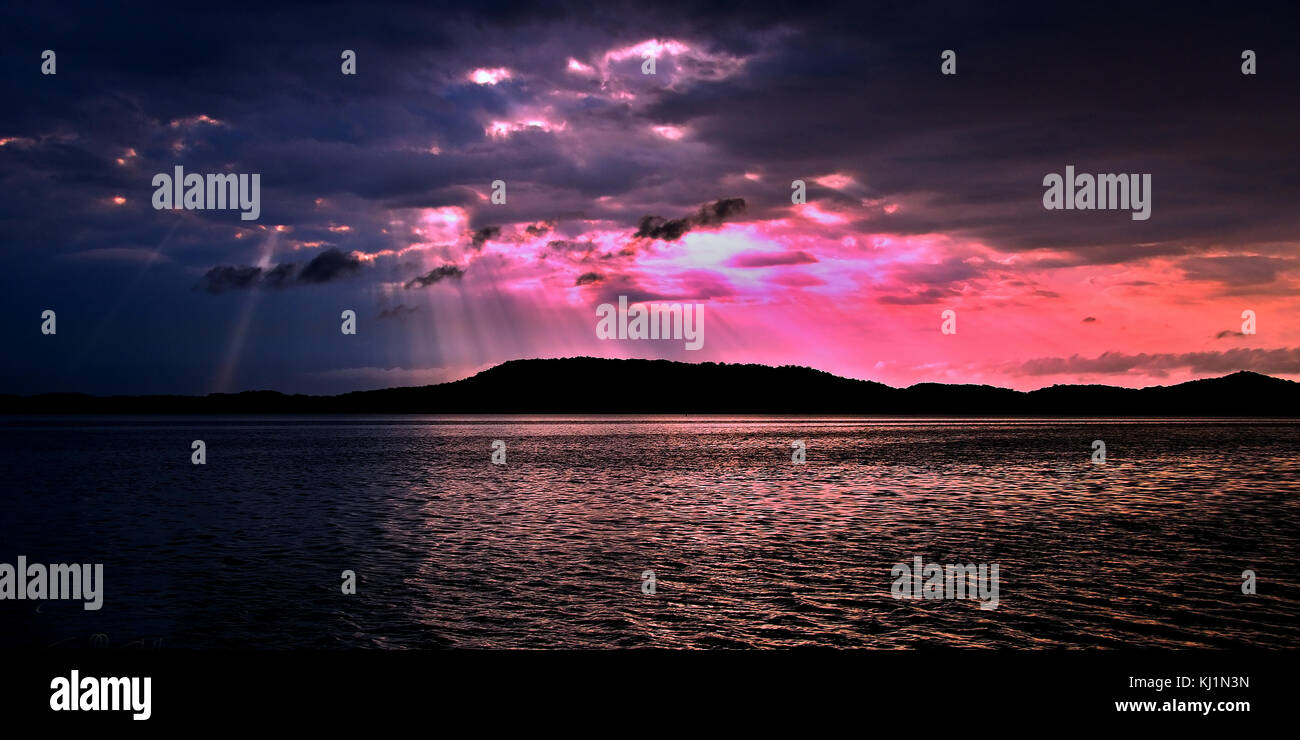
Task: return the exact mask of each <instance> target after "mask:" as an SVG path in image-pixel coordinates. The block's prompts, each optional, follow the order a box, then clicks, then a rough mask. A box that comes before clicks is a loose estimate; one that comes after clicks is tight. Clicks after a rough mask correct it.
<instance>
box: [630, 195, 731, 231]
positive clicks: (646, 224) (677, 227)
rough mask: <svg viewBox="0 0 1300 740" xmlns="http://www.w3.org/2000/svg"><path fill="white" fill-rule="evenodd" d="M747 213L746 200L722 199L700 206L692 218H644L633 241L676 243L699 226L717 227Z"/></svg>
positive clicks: (638, 225)
mask: <svg viewBox="0 0 1300 740" xmlns="http://www.w3.org/2000/svg"><path fill="white" fill-rule="evenodd" d="M744 212H745V199H744V198H722V199H720V200H716V201H714V202H712V203H706V204H705V205H702V206H700V210H699V211H697V212H696V213H694V214H693V215H690V216H683V217H681V218H674V219H671V220H665V219H663V218H661V217H659V216H642V217H641V220H640V222H639V223H638V224H637V229H636V231H635V232H634V233H633V234H632V238H633V239H660V240H663V241H666V242H675V241H677V240H678V239H681V238H682V237H683V236H685V235H686V232H688V231H690V230H691V229H693V228H695V227H697V226H717V225H719V224H721V223H722V222H723V221H725V220H727V219H729V218H732V217H734V216H737V215H739V214H741V213H744Z"/></svg>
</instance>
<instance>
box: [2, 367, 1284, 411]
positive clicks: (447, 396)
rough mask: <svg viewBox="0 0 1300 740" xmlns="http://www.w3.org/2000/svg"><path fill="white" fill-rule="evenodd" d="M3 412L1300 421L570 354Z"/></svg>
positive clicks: (1101, 390) (1162, 400) (1253, 385)
mask: <svg viewBox="0 0 1300 740" xmlns="http://www.w3.org/2000/svg"><path fill="white" fill-rule="evenodd" d="M0 413H8V414H47V413H56V414H57V413H75V414H95V413H114V414H168V413H175V414H205V413H225V414H297V413H313V414H331V413H334V414H337V413H342V414H349V413H384V414H390V413H398V414H452V413H457V414H459V413H568V414H573V413H691V414H917V415H973V416H1001V415H1007V416H1021V415H1058V414H1059V415H1069V416H1300V383H1295V382H1292V381H1289V380H1282V379H1279V378H1272V377H1269V376H1267V375H1260V374H1258V373H1251V372H1238V373H1233V374H1232V375H1227V376H1224V377H1222V378H1212V379H1207V380H1196V381H1191V382H1188V383H1181V384H1179V385H1174V386H1154V387H1151V388H1143V389H1141V390H1134V389H1128V388H1115V387H1111V386H1104V385H1057V386H1052V387H1050V388H1043V389H1040V390H1036V391H1031V392H1028V393H1025V392H1020V391H1013V390H1007V389H1005V388H994V387H992V386H985V385H943V384H938V383H921V384H918V385H914V386H911V387H909V388H892V387H890V386H887V385H883V384H881V383H876V382H872V381H866V380H852V379H849V378H841V377H838V376H835V375H831V374H830V373H826V372H822V371H820V370H812V369H810V368H805V367H795V366H789V365H786V366H782V367H768V366H766V365H728V364H718V363H711V362H705V363H699V364H692V363H684V362H670V361H668V360H604V359H597V358H591V357H577V358H567V359H556V360H514V361H511V362H506V363H503V364H501V365H497V366H496V367H493V368H491V369H489V370H485V371H483V372H481V373H479V374H477V375H475V376H473V377H470V378H465V379H464V380H458V381H455V382H452V383H443V384H441V385H430V386H422V387H415V388H388V389H385V390H377V391H357V392H353V393H344V394H342V395H338V396H304V395H285V394H282V393H277V392H275V391H248V392H244V393H236V394H220V393H218V394H211V395H207V396H106V397H97V396H88V395H85V394H78V393H51V394H43V395H37V396H27V397H20V396H0Z"/></svg>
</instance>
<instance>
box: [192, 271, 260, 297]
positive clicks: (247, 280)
mask: <svg viewBox="0 0 1300 740" xmlns="http://www.w3.org/2000/svg"><path fill="white" fill-rule="evenodd" d="M261 276H262V268H260V267H229V266H224V265H219V266H217V267H214V268H212V269H211V270H208V271H207V272H206V273H204V275H203V279H202V281H201V282H200V284H201V285H202V286H203V288H204V289H205V290H207V291H208V292H209V293H224V292H225V291H227V290H243V289H245V288H251V287H253V286H254V285H256V284H257V280H258V278H260V277H261Z"/></svg>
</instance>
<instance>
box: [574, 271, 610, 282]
mask: <svg viewBox="0 0 1300 740" xmlns="http://www.w3.org/2000/svg"><path fill="white" fill-rule="evenodd" d="M604 279H605V278H604V276H603V275H601V274H600V273H598V272H584V273H583V274H581V275H579V276H578V279H577V280H575V281H574V283H573V284H574V285H592V284H594V283H599V282H600V281H601V280H604Z"/></svg>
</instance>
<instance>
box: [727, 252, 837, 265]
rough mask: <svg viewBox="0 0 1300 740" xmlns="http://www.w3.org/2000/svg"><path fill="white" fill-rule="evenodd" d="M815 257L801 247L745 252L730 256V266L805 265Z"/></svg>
mask: <svg viewBox="0 0 1300 740" xmlns="http://www.w3.org/2000/svg"><path fill="white" fill-rule="evenodd" d="M816 261H817V258H816V257H814V256H812V255H811V254H808V253H807V252H805V251H803V250H802V249H795V250H790V251H787V252H745V253H743V254H738V255H736V256H735V257H732V258H731V261H730V262H729V263H728V264H729V265H730V266H732V267H776V266H778V265H807V264H811V263H813V262H816Z"/></svg>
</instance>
